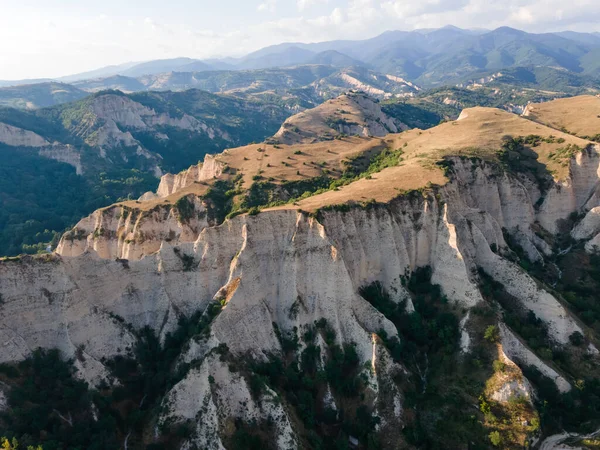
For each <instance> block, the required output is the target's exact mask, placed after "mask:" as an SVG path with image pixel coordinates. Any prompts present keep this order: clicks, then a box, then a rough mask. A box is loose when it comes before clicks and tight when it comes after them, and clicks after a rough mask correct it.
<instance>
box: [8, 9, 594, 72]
mask: <svg viewBox="0 0 600 450" xmlns="http://www.w3.org/2000/svg"><path fill="white" fill-rule="evenodd" d="M446 24H453V25H456V26H460V27H466V28H470V27H471V28H472V27H485V28H495V27H498V26H501V25H510V26H513V27H515V28H520V29H524V30H527V31H534V32H542V31H557V30H564V29H572V30H575V31H600V1H598V0H569V1H568V2H565V1H564V0H503V1H501V2H492V1H491V0H413V1H406V0H212V1H207V0H195V1H193V0H171V1H165V0H144V1H138V0H120V1H117V0H102V1H98V0H94V1H90V0H18V1H17V0H0V79H4V80H6V79H21V78H36V77H57V76H61V75H68V74H72V73H76V72H81V71H86V70H91V69H95V68H98V67H101V66H105V65H109V64H119V63H123V62H127V61H144V60H149V59H158V58H171V57H177V56H188V57H192V58H208V57H218V56H240V55H243V54H245V53H248V52H250V51H253V50H256V49H258V48H261V47H264V46H266V45H270V44H276V43H280V42H284V41H302V42H316V41H322V40H329V39H362V38H367V37H372V36H375V35H378V34H380V33H381V32H383V31H386V30H391V29H402V30H411V29H415V28H429V27H440V26H444V25H446Z"/></svg>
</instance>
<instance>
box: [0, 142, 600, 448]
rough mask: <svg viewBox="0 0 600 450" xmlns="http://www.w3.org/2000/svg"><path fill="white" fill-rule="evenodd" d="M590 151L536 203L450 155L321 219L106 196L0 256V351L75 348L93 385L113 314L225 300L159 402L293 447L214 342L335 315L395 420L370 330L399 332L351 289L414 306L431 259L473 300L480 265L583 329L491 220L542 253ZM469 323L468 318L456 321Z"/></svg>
mask: <svg viewBox="0 0 600 450" xmlns="http://www.w3.org/2000/svg"><path fill="white" fill-rule="evenodd" d="M599 161H600V159H599V158H598V155H597V154H596V153H592V154H588V155H584V156H582V157H581V158H580V159H579V161H574V166H573V167H574V168H573V170H572V173H573V177H572V179H571V180H569V182H568V183H567V184H566V185H564V186H563V187H561V188H558V185H557V187H556V194H554V195H550V196H548V197H547V200H546V201H548V202H551V203H550V204H551V205H554V206H553V207H552V209H550V208H549V207H544V206H542V207H540V208H539V212H536V209H535V208H534V204H535V203H536V200H537V198H536V197H535V196H532V195H531V194H530V192H529V191H528V188H527V186H525V185H523V184H522V183H521V182H519V181H518V180H517V179H515V178H513V177H511V176H510V175H508V174H502V173H500V172H498V171H497V169H494V168H492V167H490V166H488V165H486V164H485V163H481V162H472V161H470V160H460V159H456V160H454V162H453V164H454V165H453V176H452V182H450V183H449V184H447V185H446V186H444V187H442V188H440V189H439V190H436V191H432V192H431V193H429V194H426V195H424V196H423V195H421V194H417V195H410V196H408V197H399V198H398V199H397V200H394V201H392V202H391V203H389V204H388V205H380V206H376V207H373V208H371V209H361V208H355V209H352V210H351V211H348V212H337V211H329V212H324V213H323V214H322V215H321V216H320V217H319V219H316V218H311V217H309V216H307V215H306V214H305V213H302V212H298V211H295V210H278V211H270V212H263V213H261V214H259V215H258V216H238V217H236V218H234V219H231V220H228V221H226V222H225V223H223V224H222V225H220V226H217V227H210V226H208V223H207V222H206V219H202V218H201V216H202V215H203V214H204V216H205V215H206V214H205V210H204V207H203V206H202V202H199V201H195V202H194V203H193V210H194V212H195V214H194V216H196V215H197V217H198V219H196V218H194V219H193V220H191V221H189V222H186V221H184V220H182V218H181V217H180V215H178V214H177V211H176V208H173V207H168V206H166V207H157V208H156V209H154V210H152V211H149V212H148V213H146V214H140V213H136V212H135V211H131V210H127V209H125V208H118V207H113V208H110V209H107V210H102V211H98V212H97V213H95V214H94V215H92V216H90V217H89V218H88V219H85V220H84V221H82V222H81V223H80V224H79V225H78V227H77V229H76V231H74V232H71V234H69V235H66V236H65V237H64V238H63V240H62V242H61V245H60V247H59V249H58V254H57V255H55V256H48V257H44V258H25V259H22V260H20V261H5V262H3V263H2V264H0V279H1V280H2V283H1V287H0V294H1V295H2V299H3V303H2V307H1V310H2V316H3V323H2V330H1V333H2V336H3V338H2V339H3V342H4V345H3V347H2V351H1V352H0V357H1V360H2V361H5V362H7V361H15V360H19V359H22V358H24V357H25V356H27V355H28V354H29V353H30V352H31V350H32V349H34V348H36V347H38V346H42V347H48V348H50V347H56V348H59V349H61V351H63V352H64V353H65V355H67V356H73V355H75V352H76V351H77V349H84V350H83V355H84V356H83V358H81V361H80V362H79V365H80V368H81V376H83V377H84V378H86V379H87V380H89V381H91V382H94V383H97V382H99V381H100V380H101V379H103V378H104V377H105V376H106V369H105V368H104V366H103V364H102V362H101V361H103V359H105V358H110V357H114V356H115V355H118V354H127V353H128V352H129V351H130V350H131V348H132V344H133V341H134V336H133V335H132V333H131V331H129V329H128V327H127V326H125V325H124V324H129V325H128V326H132V327H133V328H134V329H141V328H142V327H144V326H150V327H151V328H152V329H153V330H155V331H156V332H157V333H158V334H159V335H161V336H164V335H165V334H166V333H167V332H169V331H173V330H174V328H175V327H176V324H177V320H178V317H180V316H182V315H191V314H193V313H194V312H196V311H202V310H204V309H207V308H208V306H209V305H210V304H211V302H213V301H215V300H218V301H221V302H222V303H223V305H224V306H223V310H222V312H221V313H220V314H219V315H218V316H217V317H216V319H214V322H213V324H212V326H211V331H210V335H208V336H207V337H205V338H204V339H203V340H201V341H200V342H198V343H194V344H193V345H191V346H190V347H189V349H188V350H187V353H184V355H183V356H182V358H183V359H184V360H187V361H195V362H197V368H196V369H193V370H190V371H189V372H188V374H187V375H186V376H185V377H184V378H183V380H182V381H181V382H180V383H178V384H177V385H176V386H175V387H174V388H173V390H172V391H171V392H170V393H169V394H168V396H167V398H166V399H165V405H168V407H167V409H166V410H165V412H164V415H163V416H161V417H162V418H161V420H170V421H176V422H177V421H185V420H193V419H194V417H196V415H197V414H199V413H200V412H202V414H203V417H207V421H201V422H197V426H196V428H195V430H194V433H193V436H192V437H190V441H189V442H190V443H194V444H195V445H200V446H208V447H210V448H221V447H222V443H221V441H220V438H219V435H220V434H219V433H220V432H219V430H221V429H222V426H223V425H224V423H225V422H224V421H225V420H226V419H227V417H231V416H234V417H240V418H243V419H244V420H251V419H256V420H259V419H261V418H262V419H264V418H266V417H267V416H271V417H277V418H279V419H277V420H276V423H277V427H278V428H277V429H278V432H277V435H278V436H279V438H278V448H291V447H296V446H297V445H298V440H297V439H298V438H297V436H296V431H295V430H294V428H293V427H292V426H291V422H290V421H291V420H292V419H291V418H290V417H288V415H287V413H286V410H285V409H284V408H283V409H282V407H281V405H280V404H278V403H277V402H274V400H272V398H273V394H269V393H266V394H264V397H263V401H262V402H259V403H257V402H256V400H255V399H254V398H253V397H252V396H251V395H250V393H249V387H247V385H246V383H245V381H244V379H243V377H240V375H238V374H236V373H232V372H231V371H230V370H229V369H228V367H227V366H226V365H223V364H222V363H219V360H218V357H216V356H215V355H214V353H212V352H211V349H212V350H214V349H215V348H217V347H218V346H219V345H220V344H226V345H227V348H228V349H229V351H230V352H231V353H232V354H233V355H238V356H242V355H247V354H250V355H253V357H254V358H258V359H261V358H264V357H265V355H267V354H269V353H271V352H274V353H277V352H280V351H281V343H280V340H279V339H278V337H277V333H278V332H279V331H278V330H283V331H284V332H291V331H292V329H294V328H295V327H296V328H297V329H303V328H306V327H307V326H309V325H310V324H312V323H313V322H314V321H315V320H319V319H321V318H325V319H326V320H327V322H328V323H329V324H331V326H332V327H333V329H334V330H335V335H336V340H337V341H338V342H340V343H354V344H356V349H357V352H358V355H359V357H360V360H361V361H362V362H364V363H367V362H369V364H372V365H373V370H372V371H371V370H369V371H367V372H365V374H366V375H365V376H368V377H369V379H370V380H371V381H370V384H369V386H370V388H369V389H371V390H372V392H373V400H372V405H373V407H376V408H377V409H378V410H381V411H388V412H389V411H396V416H393V415H392V416H386V417H385V420H386V421H388V422H390V423H392V422H393V423H402V421H403V420H404V419H403V417H402V413H401V411H402V408H401V406H400V407H396V408H394V404H397V405H401V404H402V402H403V400H402V393H401V391H399V390H397V388H396V391H395V392H396V394H395V396H392V397H388V398H381V397H378V396H377V392H378V390H379V389H381V388H382V387H381V385H380V383H384V384H386V382H385V381H384V379H385V378H386V377H387V376H389V375H386V374H389V373H391V372H399V373H401V372H402V371H403V369H402V367H400V366H395V364H396V363H393V362H392V360H391V357H390V356H389V353H388V350H386V348H385V347H383V346H381V345H380V344H378V343H377V339H374V337H373V336H374V333H378V332H380V331H381V330H385V332H386V335H387V336H388V337H393V336H397V332H396V329H395V327H394V326H393V325H392V324H391V323H390V322H389V320H388V319H387V318H386V317H385V316H383V315H382V314H381V313H380V312H378V311H377V310H376V309H374V308H373V307H372V306H371V305H370V304H369V303H368V302H366V301H365V300H364V299H363V298H362V297H361V296H360V295H359V294H358V291H359V288H360V287H361V286H365V285H368V284H369V283H372V282H375V281H378V282H381V283H382V285H383V286H384V287H385V288H386V289H387V290H389V291H390V292H393V293H394V298H395V300H396V301H402V300H405V301H408V304H407V308H409V309H412V306H411V303H410V296H409V294H408V292H407V291H406V289H405V287H404V284H403V278H404V276H405V275H406V274H410V273H411V272H413V271H414V270H416V269H417V268H418V267H424V266H429V267H431V269H432V282H433V283H435V284H438V285H439V286H440V287H441V289H442V292H443V294H444V295H445V296H446V297H447V298H448V300H449V301H450V302H452V303H455V304H456V305H458V306H459V307H460V308H461V309H463V310H465V311H467V310H469V309H470V308H473V307H475V306H477V305H480V304H481V303H482V302H483V298H482V295H481V294H480V290H479V288H478V286H479V283H480V279H479V275H478V272H477V269H478V268H481V269H483V270H484V271H485V272H486V273H487V274H489V276H491V277H492V278H493V279H494V280H496V281H497V282H499V283H502V285H503V286H504V287H505V289H506V290H507V291H508V292H509V293H510V294H511V295H512V296H514V297H515V298H516V299H517V301H518V302H519V304H520V305H521V306H522V307H523V308H524V309H525V310H532V311H534V312H535V314H536V315H537V316H538V317H539V318H540V319H541V320H543V321H544V323H545V324H547V326H548V328H549V330H550V333H551V337H552V339H553V340H555V341H556V342H558V343H562V344H564V343H566V342H568V336H569V335H570V334H571V333H573V332H574V331H582V329H581V327H580V326H579V325H578V324H577V321H576V320H575V319H574V318H573V317H572V316H571V314H570V313H569V312H568V310H566V309H565V308H564V306H563V305H562V304H561V302H560V301H559V300H558V299H557V298H556V297H554V296H553V295H552V294H551V293H550V292H548V291H547V290H545V289H544V288H543V287H540V286H538V285H537V284H536V282H535V281H534V280H533V279H532V278H531V277H530V276H529V275H528V274H527V273H526V272H524V271H523V270H522V269H521V268H520V267H519V266H518V265H516V264H514V263H513V262H511V261H509V260H508V259H506V258H504V257H503V256H502V255H504V254H505V253H507V252H509V248H508V247H507V244H506V242H505V239H504V238H503V233H502V230H503V229H507V230H510V231H511V232H515V233H520V236H521V237H520V239H521V242H522V243H523V245H529V246H530V247H531V249H532V251H535V250H534V249H537V250H538V251H540V252H547V251H548V249H547V248H545V246H544V245H542V244H540V243H539V242H537V240H536V239H535V237H534V234H533V233H532V232H531V227H532V225H533V224H535V223H536V222H538V221H545V223H548V224H550V225H552V224H553V223H552V222H550V221H551V220H554V221H559V220H561V219H564V218H565V217H567V216H568V215H569V214H570V213H572V212H573V211H575V210H576V208H577V207H583V206H584V205H585V204H586V203H587V201H588V199H589V198H590V196H592V194H593V193H594V192H595V189H596V183H593V182H592V181H593V180H592V179H588V178H585V179H584V180H582V179H580V178H579V176H580V175H579V174H580V173H584V174H587V173H590V172H593V171H594V170H596V171H597V170H598V162H599ZM576 166H579V167H580V170H577V169H575V167H576ZM590 167H593V169H592V168H590ZM584 169H585V170H584ZM529 188H530V189H532V187H531V186H530V187H529ZM557 199H565V200H564V201H562V200H561V201H560V202H559V201H558V200H557ZM577 199H579V203H578V201H577ZM493 250H494V251H493ZM117 317H118V318H119V319H120V320H117V319H116V318H117ZM275 326H277V328H274V327H275ZM468 329H469V325H468V321H467V324H466V326H465V328H464V331H463V332H464V333H467V334H468ZM502 330H503V331H502V334H501V340H502V343H503V345H504V347H505V352H506V354H507V355H508V356H509V357H510V358H511V359H514V360H515V361H517V362H518V363H525V364H533V365H535V366H537V367H539V368H540V369H541V370H542V371H543V372H544V373H546V374H548V375H549V376H550V377H552V378H553V379H555V380H556V382H557V385H558V387H559V389H561V390H565V391H566V390H569V389H570V386H569V382H568V381H567V380H566V379H565V378H564V377H563V376H561V375H559V374H558V373H556V371H555V370H554V369H551V368H550V367H549V366H547V365H546V364H545V363H544V361H542V360H541V359H540V358H538V357H536V356H527V355H528V354H529V355H533V354H532V353H531V351H530V350H527V349H526V348H525V347H524V346H523V344H520V343H517V342H518V341H517V340H516V338H515V337H514V335H513V334H512V333H511V332H510V331H509V330H508V329H507V328H506V327H504V328H503V329H502ZM376 354H377V355H379V356H377V357H374V355H376ZM209 378H210V379H211V380H213V381H211V382H209ZM215 382H216V383H217V384H218V386H219V390H217V391H214V389H211V386H212V384H211V383H215ZM386 386H387V384H386ZM270 398H271V400H270ZM389 402H392V403H391V404H388V403H389ZM241 404H243V405H245V406H244V407H243V408H240V406H238V405H241ZM217 411H219V412H218V413H217Z"/></svg>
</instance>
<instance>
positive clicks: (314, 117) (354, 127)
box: [273, 92, 407, 144]
mask: <svg viewBox="0 0 600 450" xmlns="http://www.w3.org/2000/svg"><path fill="white" fill-rule="evenodd" d="M405 129H407V126H406V125H405V124H403V123H402V122H401V121H399V120H397V119H393V118H391V117H389V116H387V115H386V114H385V113H383V112H382V110H381V107H380V105H379V103H378V102H377V101H375V100H373V99H372V98H370V97H369V96H367V95H366V94H363V93H360V92H350V93H348V94H345V95H341V96H339V97H337V98H334V99H332V100H328V101H326V102H325V103H323V104H321V105H319V106H317V107H316V108H313V109H309V110H306V111H303V112H301V113H299V114H296V115H294V116H292V117H290V118H289V119H287V120H286V121H285V122H284V123H283V125H282V126H281V128H280V130H279V131H278V132H277V133H276V134H275V136H273V141H274V142H277V143H281V144H298V143H314V142H319V141H329V140H332V139H335V138H339V137H340V136H344V135H358V136H361V137H369V136H378V137H382V136H385V135H387V134H389V133H396V132H399V131H402V130H405Z"/></svg>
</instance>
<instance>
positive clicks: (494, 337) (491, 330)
mask: <svg viewBox="0 0 600 450" xmlns="http://www.w3.org/2000/svg"><path fill="white" fill-rule="evenodd" d="M483 338H484V339H485V340H486V341H488V342H491V343H496V342H498V341H499V340H500V332H499V330H498V327H497V326H496V325H490V326H488V327H487V328H486V329H485V333H484V334H483Z"/></svg>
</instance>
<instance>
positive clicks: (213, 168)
mask: <svg viewBox="0 0 600 450" xmlns="http://www.w3.org/2000/svg"><path fill="white" fill-rule="evenodd" d="M223 169H224V165H223V163H220V162H219V161H217V160H216V159H215V157H214V156H212V155H206V156H205V157H204V162H203V163H198V165H196V166H192V167H190V168H189V169H188V170H185V171H183V172H180V173H178V174H175V175H173V174H170V173H168V174H166V175H163V177H162V178H161V179H160V184H159V185H158V190H157V191H156V195H157V196H158V197H168V196H169V195H171V194H173V193H175V192H178V191H180V190H182V189H184V188H186V187H187V186H190V185H191V184H193V183H195V182H198V181H206V180H212V179H213V178H219V177H220V176H221V174H222V173H223Z"/></svg>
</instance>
